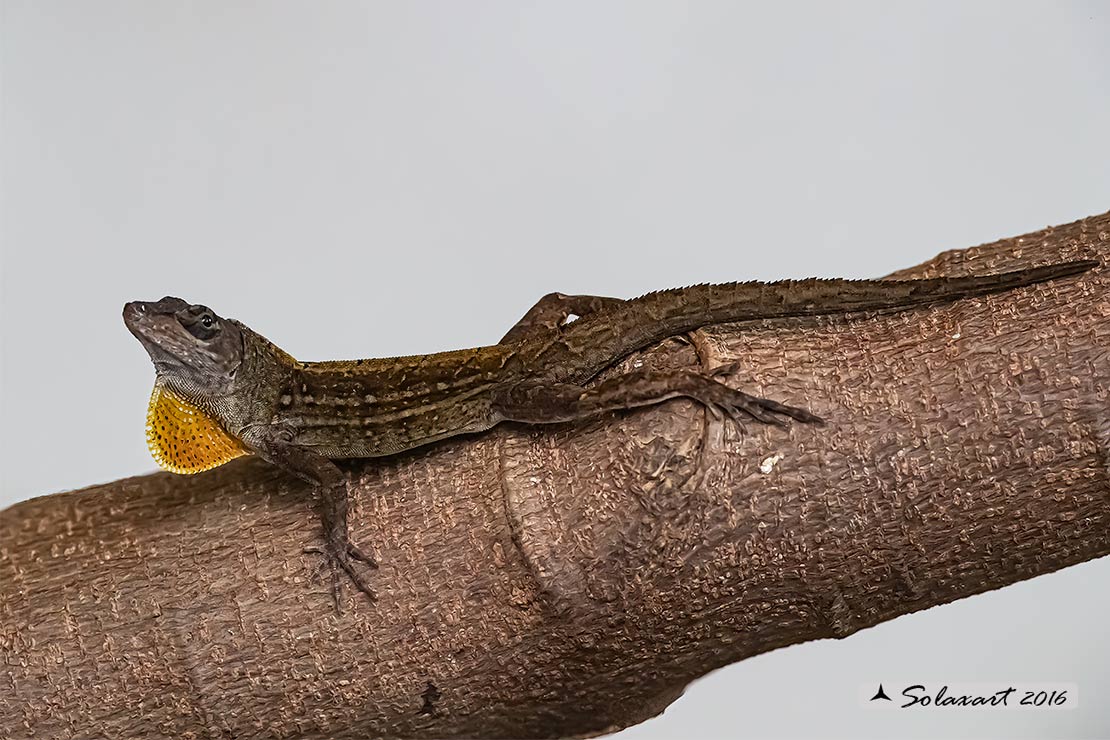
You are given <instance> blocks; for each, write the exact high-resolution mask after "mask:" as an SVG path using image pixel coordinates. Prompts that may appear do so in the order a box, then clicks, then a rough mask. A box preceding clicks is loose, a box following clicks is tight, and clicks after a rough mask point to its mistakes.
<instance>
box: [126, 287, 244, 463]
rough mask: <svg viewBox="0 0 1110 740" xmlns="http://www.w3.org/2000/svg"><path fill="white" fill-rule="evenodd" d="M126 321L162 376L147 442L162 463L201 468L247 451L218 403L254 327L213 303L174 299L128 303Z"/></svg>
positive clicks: (156, 385) (149, 415) (227, 389)
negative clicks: (226, 314) (247, 333)
mask: <svg viewBox="0 0 1110 740" xmlns="http://www.w3.org/2000/svg"><path fill="white" fill-rule="evenodd" d="M123 322H124V323H125V324H126V325H127V328H128V329H130V330H131V333H132V334H134V335H135V337H136V338H138V340H139V341H140V342H142V345H143V347H145V348H146V351H147V353H148V354H149V355H150V359H151V360H152V361H153V362H154V368H155V370H156V372H157V374H158V377H157V379H156V380H155V382H154V393H153V394H152V395H151V397H150V406H149V408H148V410H147V424H146V439H147V446H148V447H149V448H150V453H151V455H153V456H154V459H155V460H156V461H157V462H158V464H159V465H160V466H162V467H163V468H165V469H166V470H170V471H173V472H175V473H199V472H201V471H203V470H208V469H210V468H214V467H216V466H217V465H222V464H223V463H225V462H227V461H228V460H231V459H234V458H236V457H239V456H240V455H243V454H245V450H244V447H243V445H242V444H241V443H240V441H239V440H238V439H236V438H235V437H233V436H232V435H231V434H229V433H228V432H227V429H226V427H225V424H224V423H223V420H222V419H221V416H220V413H219V409H220V408H221V407H222V406H223V405H224V403H223V400H226V399H224V397H225V396H226V395H227V394H228V393H230V391H231V387H232V384H233V383H234V381H235V374H236V371H238V370H239V367H240V366H241V365H242V364H243V357H244V332H245V331H249V330H247V329H246V328H243V327H240V326H239V324H237V323H236V322H234V321H230V320H228V319H222V318H220V317H219V316H217V315H216V314H215V312H213V311H212V310H211V309H210V308H208V307H207V306H199V305H192V304H189V303H186V302H185V301H183V300H181V299H180V298H169V297H167V298H163V299H162V300H160V301H155V302H152V303H145V302H142V301H134V302H132V303H128V304H127V305H125V306H124V307H123Z"/></svg>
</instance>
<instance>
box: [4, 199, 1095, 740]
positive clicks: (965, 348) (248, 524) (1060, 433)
mask: <svg viewBox="0 0 1110 740" xmlns="http://www.w3.org/2000/svg"><path fill="white" fill-rule="evenodd" d="M1079 257H1093V258H1096V259H1101V260H1103V261H1104V262H1105V261H1107V260H1110V214H1106V215H1102V216H1097V217H1092V218H1089V219H1086V220H1084V221H1080V222H1077V223H1074V224H1069V225H1067V226H1063V227H1058V228H1055V229H1049V230H1046V231H1043V232H1038V233H1035V234H1031V235H1029V236H1026V237H1023V238H1018V239H1010V240H1005V241H1002V242H998V243H995V244H990V245H986V246H982V247H978V248H974V249H970V250H967V251H962V252H948V253H945V254H943V255H941V256H939V257H938V258H936V259H934V260H933V261H931V262H929V263H927V264H926V265H923V266H921V267H918V268H915V269H912V270H908V271H906V272H905V273H903V274H905V275H941V274H956V273H961V272H965V271H966V272H973V271H976V272H989V271H997V270H1003V269H1010V268H1015V267H1019V266H1022V265H1028V264H1032V263H1040V262H1047V261H1055V260H1060V259H1064V258H1067V259H1073V258H1079ZM1108 283H1110V271H1107V270H1106V269H1104V268H1099V269H1098V270H1097V271H1095V272H1094V273H1089V274H1087V275H1085V276H1083V277H1081V278H1079V279H1070V280H1067V281H1065V282H1062V283H1055V284H1047V285H1041V286H1036V287H1034V288H1031V289H1024V290H1020V291H1017V292H1014V293H1011V294H1006V295H1001V296H991V297H985V298H981V299H974V300H965V301H961V302H959V303H958V304H954V305H947V306H940V307H935V308H929V309H923V310H917V311H912V312H907V313H899V314H891V315H886V316H870V317H847V318H835V319H833V318H824V319H817V320H805V321H790V322H785V321H779V322H775V323H773V324H772V323H760V324H754V325H747V326H730V327H717V328H714V329H711V330H706V331H703V332H699V333H698V334H697V335H696V337H695V341H693V342H692V343H682V342H678V341H673V340H672V341H670V342H666V343H664V344H663V345H661V346H659V347H657V348H654V349H653V350H652V351H650V352H647V353H644V354H642V355H639V356H636V357H633V358H630V360H629V361H628V362H629V364H635V363H645V364H651V365H659V366H690V365H693V364H694V363H699V362H700V363H702V364H703V365H709V366H714V365H717V364H721V363H727V362H732V361H739V362H740V363H742V364H741V369H740V370H738V371H737V372H736V373H735V374H734V375H733V376H732V380H731V382H733V383H735V384H736V385H737V386H738V387H742V388H744V389H746V390H748V391H750V392H753V393H758V394H762V395H767V396H770V397H773V398H776V399H779V400H781V401H784V402H786V403H791V404H795V405H802V406H806V407H808V408H810V409H812V410H813V411H815V412H816V413H818V414H820V415H822V416H823V417H825V418H827V419H829V420H830V423H829V424H828V425H827V426H824V427H814V426H805V425H800V424H795V425H793V426H792V427H791V428H790V429H788V430H781V429H777V428H770V427H765V426H759V425H756V424H750V425H748V426H747V428H746V431H745V432H744V433H743V434H740V433H738V432H737V431H736V430H735V429H734V428H732V427H730V426H728V425H726V424H723V423H721V422H718V421H716V420H714V419H712V418H706V416H705V415H704V414H703V412H702V411H701V410H700V409H699V408H697V407H695V406H693V405H692V404H690V403H688V402H684V401H674V402H670V403H667V404H665V405H663V406H661V407H658V408H655V409H650V410H643V411H638V412H635V413H627V414H622V415H619V416H612V417H608V418H605V419H600V420H598V421H596V422H593V423H590V424H586V425H580V426H573V427H559V428H548V429H535V428H524V427H508V426H506V427H504V428H499V429H497V430H495V431H494V432H492V433H489V434H486V435H483V436H479V437H475V438H471V439H462V440H455V441H451V442H449V443H446V444H441V445H438V446H436V447H434V448H431V449H428V450H426V451H423V452H420V453H418V454H410V455H406V456H404V457H402V458H398V459H392V460H387V461H369V462H358V461H355V462H350V463H348V464H346V465H345V470H346V471H348V473H349V475H350V478H351V481H352V486H353V490H354V491H355V494H354V499H355V504H354V510H353V512H352V527H353V531H354V533H355V537H356V539H357V540H358V541H360V542H364V543H367V544H369V545H370V546H371V547H372V548H373V549H374V551H375V552H376V554H377V556H378V559H379V561H380V562H381V563H382V567H381V569H380V570H379V571H378V572H377V573H375V574H373V581H374V583H375V585H376V587H377V590H378V601H377V603H374V604H371V603H367V602H366V601H364V600H363V598H362V597H361V595H359V594H357V593H351V594H350V595H349V599H348V604H347V611H346V613H345V614H344V615H343V616H336V614H335V613H334V612H333V610H332V608H331V606H330V603H329V596H328V593H327V588H326V586H324V585H314V584H312V583H311V582H310V581H309V579H308V575H309V574H310V573H311V571H312V569H313V567H314V566H315V562H314V561H312V560H311V558H309V557H308V556H304V555H302V554H301V548H302V547H303V546H304V545H306V544H311V543H313V542H314V541H315V538H316V537H317V535H318V529H319V525H318V523H317V521H316V519H315V517H314V514H313V511H312V508H311V507H312V502H311V500H310V499H309V498H308V496H307V495H306V492H305V488H304V487H303V485H302V484H300V483H298V482H297V481H295V480H291V479H290V478H288V477H287V476H284V475H282V474H281V473H279V472H278V471H276V470H274V469H272V468H270V467H268V466H267V465H265V464H262V463H260V462H258V461H255V460H239V461H236V462H234V463H232V464H229V465H227V466H225V467H224V468H221V469H219V470H216V471H213V472H211V473H208V474H203V475H198V476H193V477H178V476H174V475H170V474H157V475H149V476H145V477H141V478H132V479H128V480H122V481H117V482H115V483H111V484H108V485H104V486H96V487H93V488H88V489H85V490H82V491H75V492H71V493H64V494H57V495H52V496H46V497H43V498H38V499H34V500H31V501H26V502H23V503H20V504H17V505H16V506H13V507H11V508H9V509H8V510H6V511H4V512H2V513H0V543H2V545H0V655H2V658H3V664H4V668H3V671H2V672H0V687H2V688H0V736H3V737H13V738H16V737H39V738H41V737H65V738H155V737H176V738H225V737H227V738H231V737H234V738H363V737H368V736H392V737H429V736H434V737H461V736H482V737H532V736H535V737H539V736H544V737H550V736H567V735H586V734H596V733H601V732H605V731H609V730H614V729H617V728H621V727H624V726H627V725H629V724H633V723H636V722H639V721H641V720H643V719H645V718H647V717H649V716H651V715H653V714H655V713H657V712H659V711H660V710H662V709H663V707H665V706H666V705H667V704H668V703H669V702H671V701H672V700H673V699H674V698H675V697H677V696H678V695H679V694H680V693H681V692H682V690H683V687H684V686H686V684H687V683H688V682H689V681H691V680H692V679H694V678H696V677H698V676H700V675H702V674H704V673H706V672H707V671H709V670H712V669H713V668H716V667H718V666H721V665H724V664H726V663H731V662H733V661H737V660H741V659H743V658H745V657H748V656H751V655H754V654H756V653H760V652H763V651H766V650H770V649H772V648H776V647H779V646H783V645H789V644H792V643H798V642H802V641H805V640H813V639H818V638H826V637H844V636H846V635H849V634H851V633H853V632H855V631H856V630H859V629H862V628H864V627H868V626H870V625H874V624H876V623H878V622H882V621H884V620H887V619H891V618H893V617H896V616H898V615H901V614H905V613H907V612H911V611H915V610H918V609H924V608H926V607H929V606H933V605H936V604H942V603H945V602H949V601H952V600H954V599H958V598H961V597H964V596H968V595H970V594H974V593H978V592H982V591H986V590H989V589H993V588H998V587H1000V586H1004V585H1007V584H1010V583H1013V582H1015V581H1019V580H1022V579H1025V578H1030V577H1032V576H1036V575H1039V574H1043V573H1048V572H1050V571H1054V570H1056V569H1058V568H1063V567H1065V566H1067V565H1071V564H1074V563H1078V562H1082V561H1085V560H1089V559H1091V558H1095V557H1099V556H1102V555H1105V554H1107V553H1108V552H1110V526H1108V525H1110V454H1108V448H1110V420H1108V416H1107V413H1106V406H1107V400H1108V388H1110V321H1108V317H1110V299H1108V298H1107V287H1108Z"/></svg>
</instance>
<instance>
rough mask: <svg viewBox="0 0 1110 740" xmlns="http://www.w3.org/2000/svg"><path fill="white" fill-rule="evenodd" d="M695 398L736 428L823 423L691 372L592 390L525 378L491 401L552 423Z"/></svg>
mask: <svg viewBox="0 0 1110 740" xmlns="http://www.w3.org/2000/svg"><path fill="white" fill-rule="evenodd" d="M680 396H681V397H686V398H691V399H693V400H695V401H697V402H698V403H700V404H702V405H703V406H705V407H706V408H707V409H709V410H710V411H711V412H712V413H714V414H724V415H726V416H728V417H730V418H732V419H733V420H734V421H736V422H737V424H740V423H741V419H742V418H743V417H744V416H748V417H750V418H753V419H755V420H757V421H761V422H764V423H766V424H776V425H779V426H782V425H783V424H784V422H783V421H782V419H781V418H779V417H780V416H787V417H790V418H792V419H796V420H797V421H802V422H810V423H814V422H815V423H821V422H822V419H821V417H819V416H816V415H815V414H811V413H810V412H808V411H806V410H805V409H800V408H797V407H795V406H787V405H786V404H782V403H779V402H778V401H771V400H768V399H766V398H757V397H756V396H750V395H748V394H747V393H744V392H743V391H738V390H736V389H734V388H730V387H728V386H727V385H725V384H724V383H721V382H720V381H718V380H716V379H714V378H712V377H709V376H707V375H702V374H701V373H699V372H696V371H693V370H657V371H648V370H644V371H636V372H631V373H627V374H625V375H620V376H618V377H615V378H610V379H608V380H606V381H604V382H602V383H600V384H598V385H596V386H594V387H592V388H584V387H582V386H579V385H573V384H570V383H550V382H545V381H542V380H525V381H521V382H519V383H515V384H513V385H511V386H509V387H507V388H506V389H504V390H503V391H500V392H499V393H498V394H497V395H496V396H494V400H493V410H494V413H496V414H498V415H499V416H500V417H501V418H503V419H505V420H507V421H519V422H525V423H528V424H551V423H559V422H567V421H576V420H578V419H584V418H587V417H591V416H596V415H598V414H601V413H604V412H607V411H621V410H624V409H632V408H637V407H640V406H651V405H654V404H657V403H662V402H663V401H666V400H668V399H671V398H677V397H680Z"/></svg>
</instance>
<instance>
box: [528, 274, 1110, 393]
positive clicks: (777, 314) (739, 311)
mask: <svg viewBox="0 0 1110 740" xmlns="http://www.w3.org/2000/svg"><path fill="white" fill-rule="evenodd" d="M1098 264H1099V263H1098V262H1097V261H1095V260H1077V261H1074V262H1061V263H1057V264H1051V265H1044V266H1042V267H1031V268H1028V269H1024V270H1014V271H1012V272H1002V273H997V274H994V275H968V276H964V277H941V278H926V279H921V280H843V279H818V278H811V279H808V280H782V281H778V282H773V283H762V282H754V281H753V282H743V283H725V284H721V285H694V286H690V287H688V288H675V289H672V290H662V291H658V292H655V293H648V294H647V295H643V296H640V297H639V298H634V299H632V300H630V301H626V302H625V303H623V304H621V305H618V306H614V307H613V308H610V309H607V310H605V311H602V312H600V313H597V314H592V315H590V316H587V317H583V318H581V319H579V320H577V321H575V322H573V323H571V324H569V325H568V326H567V327H566V329H565V333H564V335H563V341H562V342H560V343H559V344H558V345H557V346H553V347H549V348H548V349H547V352H545V355H546V357H545V360H547V359H550V360H552V361H553V362H552V363H551V364H549V365H548V366H549V367H560V366H561V367H562V368H565V370H564V371H563V373H562V377H560V378H559V379H560V380H563V381H569V382H584V381H586V380H588V379H589V378H592V377H593V376H594V375H596V374H597V373H599V372H600V371H601V370H603V369H605V368H606V367H608V366H610V365H612V364H613V363H614V362H616V361H617V360H619V359H621V358H623V357H624V356H626V355H628V354H630V353H632V352H635V351H636V350H639V349H643V348H645V347H649V346H651V345H653V344H655V343H657V342H660V341H662V340H663V339H665V338H667V337H672V336H675V335H678V334H684V333H685V332H688V331H693V330H694V329H698V328H701V327H703V326H711V325H713V324H725V323H731V322H738V321H751V320H755V319H774V318H784V317H790V316H819V315H824V314H838V313H849V312H854V311H881V310H905V309H908V308H912V307H914V306H921V305H925V304H930V303H940V302H945V301H953V300H957V299H959V298H967V297H970V296H978V295H985V294H988V293H1000V292H1003V291H1007V290H1013V289H1014V288H1020V287H1023V286H1026V285H1033V284H1034V283H1041V282H1045V281H1047V280H1056V279H1059V278H1064V277H1068V276H1070V275H1078V274H1080V273H1083V272H1086V271H1087V270H1090V269H1091V268H1093V267H1096V266H1097V265H1098ZM561 354H562V355H565V356H563V357H560V356H559V355H561Z"/></svg>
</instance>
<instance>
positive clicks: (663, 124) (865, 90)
mask: <svg viewBox="0 0 1110 740" xmlns="http://www.w3.org/2000/svg"><path fill="white" fill-rule="evenodd" d="M0 23H2V26H0V27H2V34H3V35H2V39H0V40H2V45H0V46H2V51H0V54H2V74H3V79H2V84H3V119H2V126H3V129H2V146H3V151H2V156H3V169H2V174H3V196H2V197H3V201H2V208H3V211H2V232H0V236H2V243H3V263H2V270H3V277H2V293H3V296H2V299H0V310H2V320H3V325H2V334H0V336H2V339H3V345H2V348H3V365H2V373H3V374H2V401H0V402H2V404H3V405H2V409H0V414H2V418H3V437H2V439H0V451H2V455H3V459H2V462H0V471H2V476H3V477H2V492H0V504H2V505H6V504H9V503H11V502H15V501H19V500H21V499H24V498H28V497H31V496H35V495H39V494H45V493H49V492H53V491H61V490H66V489H70V488H75V487H81V486H85V485H88V484H92V483H97V482H101V481H108V480H112V479H115V478H118V477H122V476H128V475H133V474H138V473H143V472H145V471H150V470H152V469H153V468H154V465H153V463H152V461H151V459H150V457H149V455H148V454H147V451H146V447H145V444H144V437H143V419H144V413H145V409H146V403H147V397H148V393H149V390H150V385H151V380H152V377H153V370H152V368H151V366H150V363H149V361H148V359H147V357H146V354H145V353H144V352H143V350H142V348H141V347H140V346H139V344H138V343H137V342H136V341H135V340H134V339H133V338H132V337H131V336H130V335H129V334H128V333H127V332H126V330H125V329H124V326H123V323H122V322H121V320H120V309H121V306H122V304H123V303H124V301H126V300H130V299H157V298H160V297H161V296H163V295H165V294H170V295H179V296H182V297H184V298H186V299H188V300H190V301H194V302H204V303H207V304H209V305H211V306H212V307H213V308H214V309H215V310H216V311H218V312H219V313H221V314H223V315H230V316H234V317H237V318H240V319H242V320H244V321H245V322H247V323H248V324H249V325H250V326H252V327H253V328H255V329H256V330H258V331H259V332H261V333H263V334H264V335H267V336H269V337H270V338H271V339H273V340H274V341H276V342H278V343H279V344H280V345H282V346H283V347H285V348H286V349H287V350H289V351H290V352H292V353H293V354H294V355H296V356H298V357H300V358H302V359H334V358H352V357H367V356H383V355H397V354H410V353H419V352H430V351H435V350H444V349H449V348H457V347H463V346H473V345H479V344H488V343H492V342H494V341H496V340H497V339H498V338H499V337H500V336H501V334H502V333H503V332H504V331H505V329H506V328H507V327H508V326H509V325H511V324H512V323H513V322H514V321H515V320H516V318H517V317H519V316H520V315H521V314H522V313H523V312H524V311H525V310H526V309H527V308H528V307H529V306H530V305H531V304H532V302H533V301H534V300H535V299H536V298H538V297H539V296H540V295H542V294H544V293H546V292H549V291H552V290H560V291H564V292H583V293H597V294H602V295H616V296H632V295H637V294H639V293H643V292H645V291H647V290H651V289H656V288H663V287H672V286H677V285H683V284H689V283H697V282H704V281H711V282H721V281H728V280H736V279H747V278H762V279H773V278H781V277H806V276H811V275H818V276H847V277H866V276H878V275H883V274H885V273H888V272H890V271H892V270H895V269H897V268H901V267H905V266H908V265H912V264H915V263H917V262H920V261H922V260H924V259H927V258H929V257H931V256H933V255H934V254H936V253H937V252H938V251H940V250H942V249H948V248H954V247H963V246H969V245H973V244H976V243H980V242H984V241H989V240H993V239H996V238H1000V237H1004V236H1010V235H1016V234H1021V233H1024V232H1027V231H1030V230H1033V229H1037V228H1040V227H1043V226H1045V225H1048V224H1056V223H1063V222H1067V221H1071V220H1074V219H1076V218H1080V217H1083V216H1087V215H1091V214H1094V213H1099V212H1102V211H1105V210H1107V208H1110V4H1108V3H1105V2H1039V3H1029V2H960V3H954V2H952V3H919V4H911V3H884V2H874V3H862V2H855V3H843V4H831V3H818V2H808V3H800V2H794V3H770V2H767V3H761V4H756V3H739V2H696V3H688V2H677V1H676V2H667V3H659V2H644V1H631V0H630V1H628V2H548V3H526V2H517V1H515V0H514V1H508V0H506V1H505V2H465V3H464V2H435V3H433V2H392V3H384V2H382V3H377V2H362V3H353V2H302V3H290V2H257V3H243V2H222V1H221V2H188V3H182V2H150V1H149V0H136V1H135V2H115V1H108V0H100V1H99V2H95V3H93V2H48V1H43V0H34V1H29V2H4V3H3V5H2V19H0ZM892 235H896V238H894V236H892ZM0 546H2V543H0ZM1108 584H1110V560H1106V559H1104V560H1102V561H1096V562H1093V563H1088V564H1086V565H1082V566H1077V567H1073V568H1070V569H1067V570H1065V571H1063V572H1060V573H1057V574H1054V575H1050V576H1044V577H1041V578H1037V579H1035V580H1033V581H1028V582H1025V583H1021V584H1018V585H1015V586H1011V587H1009V588H1006V589H1003V590H1001V591H997V592H994V593H990V594H987V595H982V596H977V597H974V598H970V599H966V600H963V601H961V602H958V603H955V604H952V605H949V606H944V607H940V608H935V609H932V610H929V611H926V612H923V613H919V614H915V615H912V616H907V617H903V618H901V619H897V620H895V621H893V622H890V623H887V624H884V625H881V626H879V627H876V628H873V629H870V630H866V631H864V632H862V633H860V634H857V635H855V636H853V637H851V638H849V639H847V640H842V641H823V642H818V643H810V644H806V645H801V646H795V647H791V648H787V649H784V650H779V651H776V652H773V653H770V654H766V655H762V656H759V657H756V658H753V659H750V660H747V661H744V662H742V663H740V664H737V665H734V666H731V667H729V668H727V669H724V670H721V671H718V672H716V673H715V674H713V675H711V676H709V677H707V678H705V679H703V680H701V681H699V682H697V683H696V684H694V685H693V686H692V687H691V688H690V689H689V690H688V692H687V695H686V696H685V697H684V698H682V699H681V700H679V701H678V702H677V703H675V704H674V705H673V706H672V707H671V708H670V709H668V710H667V712H666V713H665V715H664V716H662V717H661V718H658V719H655V720H652V721H649V722H647V723H645V724H642V725H640V726H638V727H635V728H632V729H630V730H627V731H626V732H624V733H622V734H621V735H620V736H619V737H620V738H622V740H644V739H646V738H693V737H703V738H705V737H721V738H726V737H737V738H740V737H743V738H801V737H843V738H891V737H906V738H926V737H969V738H981V737H1022V738H1042V737H1061V738H1064V737H1066V738H1072V737H1110V706H1108V705H1107V699H1108V695H1110V642H1108V639H1107V634H1108V633H1107V614H1108V613H1110V598H1108V596H1107V594H1108V593H1110V588H1108ZM891 676H897V677H906V678H911V679H919V680H922V681H929V682H933V681H952V682H955V681H998V682H1003V683H1008V682H1016V681H1026V682H1031V681H1032V682H1036V681H1067V682H1073V683H1075V684H1077V685H1078V687H1079V705H1080V706H1079V708H1078V709H1076V710H1074V711H1067V712H1031V713H1030V712H1020V711H997V710H995V711H988V710H975V711H965V712H954V711H939V710H932V711H923V710H919V711H916V712H911V711H909V710H906V711H899V712H878V711H874V710H869V709H867V708H865V707H861V706H860V705H859V704H858V699H857V696H858V693H859V691H860V690H861V687H866V686H869V685H872V684H875V683H877V682H878V681H880V680H884V677H887V678H886V679H885V680H888V681H889V680H892V679H890V678H889V677H891ZM896 688H897V687H896Z"/></svg>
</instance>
